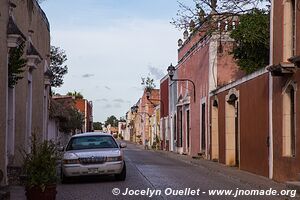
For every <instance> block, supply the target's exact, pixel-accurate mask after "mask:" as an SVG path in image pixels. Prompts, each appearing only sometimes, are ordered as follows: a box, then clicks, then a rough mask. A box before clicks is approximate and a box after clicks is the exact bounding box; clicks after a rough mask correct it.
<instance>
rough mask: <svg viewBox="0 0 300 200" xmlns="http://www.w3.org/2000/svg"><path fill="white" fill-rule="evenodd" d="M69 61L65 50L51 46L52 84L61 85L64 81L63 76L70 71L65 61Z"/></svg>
mask: <svg viewBox="0 0 300 200" xmlns="http://www.w3.org/2000/svg"><path fill="white" fill-rule="evenodd" d="M66 61H67V55H66V54H65V51H64V50H62V49H60V48H59V47H55V46H51V49H50V67H49V70H50V71H51V73H52V79H51V86H52V87H60V86H61V85H62V84H63V83H64V82H63V77H64V75H65V74H66V73H68V67H67V65H65V64H64V63H65V62H66Z"/></svg>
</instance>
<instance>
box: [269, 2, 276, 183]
mask: <svg viewBox="0 0 300 200" xmlns="http://www.w3.org/2000/svg"><path fill="white" fill-rule="evenodd" d="M274 1H275V0H272V1H271V13H270V61H269V63H270V66H272V65H273V47H274V44H273V34H274V22H273V21H274V19H273V17H274ZM273 153H274V152H273V77H272V75H271V72H269V178H270V179H273V162H274V161H273V159H274V154H273Z"/></svg>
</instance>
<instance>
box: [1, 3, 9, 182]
mask: <svg viewBox="0 0 300 200" xmlns="http://www.w3.org/2000/svg"><path fill="white" fill-rule="evenodd" d="M0 13H1V15H0V27H1V29H0V47H2V48H0V93H1V95H0V130H1V131H0V155H2V156H0V170H1V171H2V172H4V175H5V174H6V164H7V161H6V156H5V155H6V138H7V136H6V133H7V124H6V121H7V111H6V108H7V82H8V80H7V73H8V72H7V48H6V47H7V40H6V37H5V36H6V27H7V22H8V2H7V1H0ZM3 47H4V48H3ZM6 181H7V180H6V177H5V178H4V180H3V181H1V180H0V185H2V184H6Z"/></svg>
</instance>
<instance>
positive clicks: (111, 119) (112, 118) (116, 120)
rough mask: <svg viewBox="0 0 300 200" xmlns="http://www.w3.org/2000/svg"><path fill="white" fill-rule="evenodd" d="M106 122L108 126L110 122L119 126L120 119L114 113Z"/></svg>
mask: <svg viewBox="0 0 300 200" xmlns="http://www.w3.org/2000/svg"><path fill="white" fill-rule="evenodd" d="M104 123H105V126H106V127H107V126H108V125H109V124H110V125H111V126H112V127H118V123H119V120H118V119H117V118H116V117H115V116H114V115H112V116H110V117H108V118H107V119H106V121H105V122H104Z"/></svg>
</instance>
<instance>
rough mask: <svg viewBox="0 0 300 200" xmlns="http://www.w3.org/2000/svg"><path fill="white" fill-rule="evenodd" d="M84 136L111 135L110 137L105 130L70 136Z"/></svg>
mask: <svg viewBox="0 0 300 200" xmlns="http://www.w3.org/2000/svg"><path fill="white" fill-rule="evenodd" d="M84 136H111V137H112V135H111V134H110V133H106V132H87V133H78V134H76V135H73V136H72V138H76V137H84Z"/></svg>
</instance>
